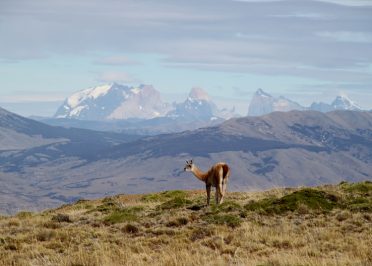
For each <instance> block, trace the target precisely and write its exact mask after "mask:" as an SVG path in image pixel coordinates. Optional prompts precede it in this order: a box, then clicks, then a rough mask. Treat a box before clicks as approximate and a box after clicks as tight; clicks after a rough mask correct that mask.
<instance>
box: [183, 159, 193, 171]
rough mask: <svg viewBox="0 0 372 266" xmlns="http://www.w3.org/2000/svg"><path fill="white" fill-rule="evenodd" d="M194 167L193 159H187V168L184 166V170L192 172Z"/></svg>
mask: <svg viewBox="0 0 372 266" xmlns="http://www.w3.org/2000/svg"><path fill="white" fill-rule="evenodd" d="M193 167H194V164H193V162H192V160H190V161H186V164H185V168H183V170H184V171H187V172H190V171H192V168H193Z"/></svg>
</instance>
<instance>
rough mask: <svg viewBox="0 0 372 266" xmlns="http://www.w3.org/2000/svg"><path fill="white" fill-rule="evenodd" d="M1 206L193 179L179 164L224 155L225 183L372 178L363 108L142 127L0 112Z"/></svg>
mask: <svg viewBox="0 0 372 266" xmlns="http://www.w3.org/2000/svg"><path fill="white" fill-rule="evenodd" d="M0 127H1V128H0V134H1V139H0V143H1V150H0V182H1V184H2V186H1V187H0V203H1V204H0V212H1V213H14V212H16V211H19V210H22V209H28V210H38V209H43V208H48V207H54V206H57V205H59V204H61V203H66V202H71V201H74V200H77V199H79V198H95V197H102V196H105V195H112V194H117V193H147V192H153V191H161V190H167V189H195V188H202V187H203V185H202V184H201V183H200V182H199V181H198V180H196V179H195V178H194V177H193V176H191V175H189V174H187V173H184V172H183V171H182V169H183V166H184V162H185V160H187V159H190V158H193V159H194V161H195V163H196V164H197V165H198V166H200V168H201V169H204V170H206V169H207V168H208V167H209V166H210V165H211V164H212V163H214V162H216V161H226V162H227V163H229V164H230V165H231V168H232V177H231V182H230V186H229V189H230V190H234V191H244V190H257V189H267V188H271V187H276V186H299V185H309V186H312V185H318V184H323V183H337V182H340V181H342V180H349V181H360V180H366V179H369V180H371V179H372V113H371V112H363V111H332V112H328V113H321V112H317V111H291V112H274V113H271V114H268V115H264V116H259V117H243V118H233V119H230V120H227V121H226V122H223V123H222V124H219V125H214V126H210V127H205V128H200V129H195V130H189V131H183V132H179V133H171V134H163V135H157V136H148V137H144V136H142V135H137V134H123V133H112V132H96V131H91V130H84V129H75V128H70V129H67V128H62V127H56V126H49V125H46V124H43V123H40V122H36V121H33V120H31V119H27V118H24V117H21V116H18V115H16V114H13V113H10V112H8V111H6V110H4V109H1V112H0Z"/></svg>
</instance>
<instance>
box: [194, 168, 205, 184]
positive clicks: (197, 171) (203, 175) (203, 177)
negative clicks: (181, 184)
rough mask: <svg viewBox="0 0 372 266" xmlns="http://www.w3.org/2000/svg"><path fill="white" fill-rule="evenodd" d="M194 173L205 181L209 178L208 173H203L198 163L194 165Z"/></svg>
mask: <svg viewBox="0 0 372 266" xmlns="http://www.w3.org/2000/svg"><path fill="white" fill-rule="evenodd" d="M192 173H193V174H194V176H196V178H197V179H199V180H200V181H203V182H205V180H206V179H207V174H206V173H203V172H202V171H201V170H200V169H199V168H198V167H197V166H196V165H194V167H193V168H192Z"/></svg>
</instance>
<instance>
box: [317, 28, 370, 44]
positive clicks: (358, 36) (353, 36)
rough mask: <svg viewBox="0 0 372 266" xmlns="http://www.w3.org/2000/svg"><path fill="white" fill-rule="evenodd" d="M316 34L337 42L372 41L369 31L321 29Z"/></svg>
mask: <svg viewBox="0 0 372 266" xmlns="http://www.w3.org/2000/svg"><path fill="white" fill-rule="evenodd" d="M317 35H318V36H320V37H325V38H329V39H333V40H336V41H339V42H355V43H372V33H369V32H351V31H335V32H329V31H322V32H318V33H317Z"/></svg>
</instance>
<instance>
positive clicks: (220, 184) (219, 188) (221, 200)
mask: <svg viewBox="0 0 372 266" xmlns="http://www.w3.org/2000/svg"><path fill="white" fill-rule="evenodd" d="M217 194H219V198H220V200H219V202H217V204H218V203H220V204H221V203H223V197H224V196H225V193H224V191H223V185H222V183H219V184H218V187H217V188H216V195H217Z"/></svg>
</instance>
